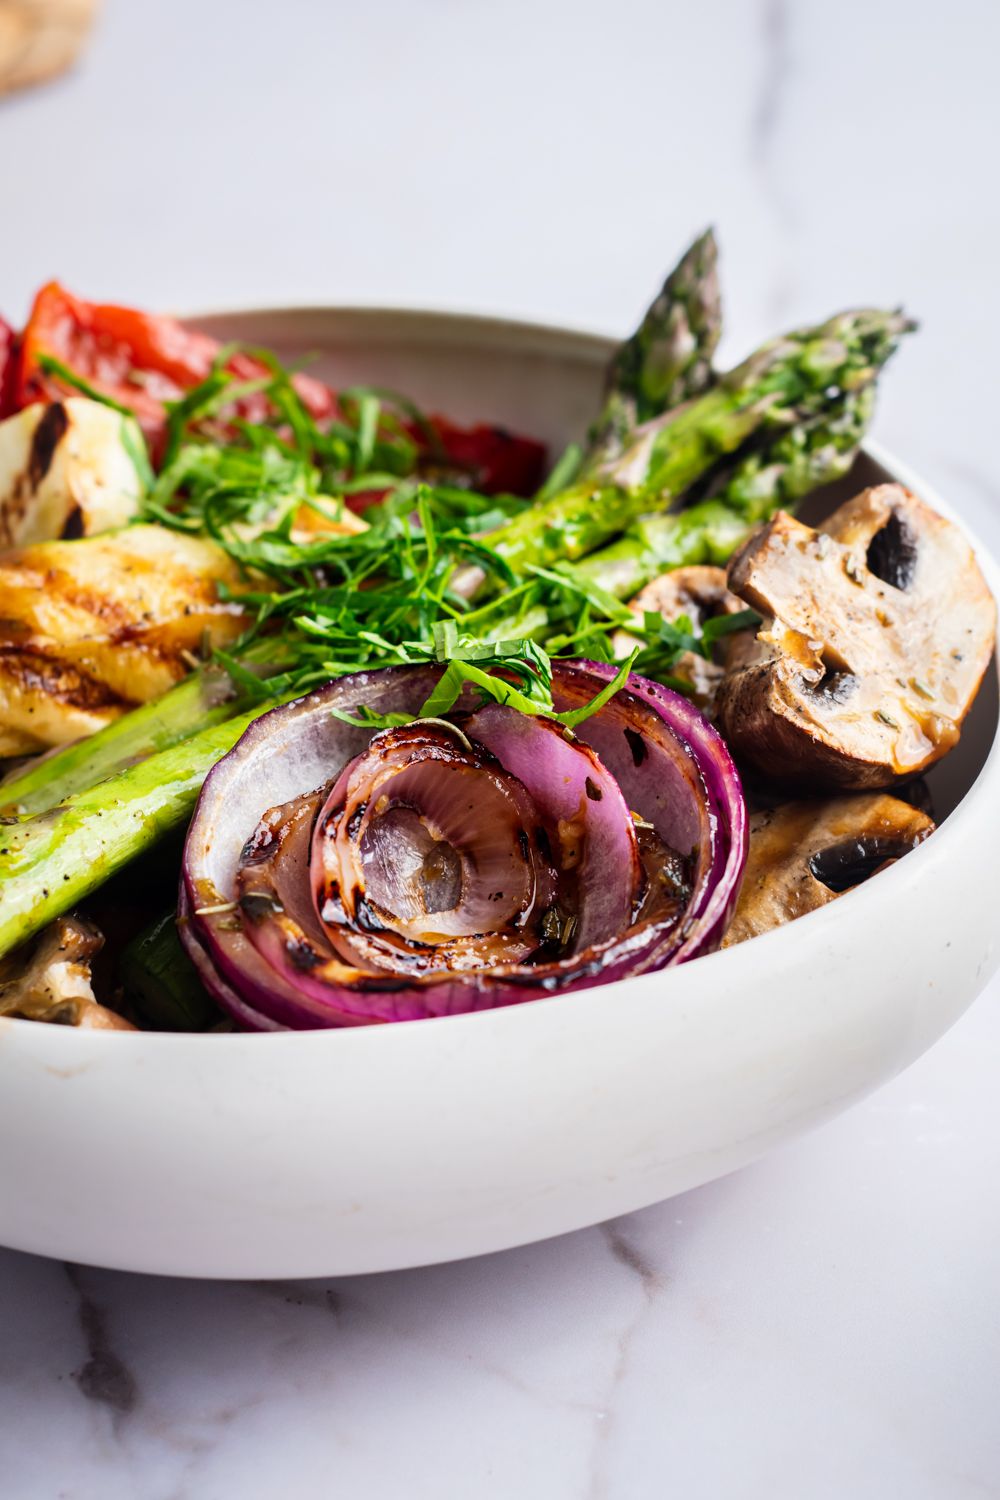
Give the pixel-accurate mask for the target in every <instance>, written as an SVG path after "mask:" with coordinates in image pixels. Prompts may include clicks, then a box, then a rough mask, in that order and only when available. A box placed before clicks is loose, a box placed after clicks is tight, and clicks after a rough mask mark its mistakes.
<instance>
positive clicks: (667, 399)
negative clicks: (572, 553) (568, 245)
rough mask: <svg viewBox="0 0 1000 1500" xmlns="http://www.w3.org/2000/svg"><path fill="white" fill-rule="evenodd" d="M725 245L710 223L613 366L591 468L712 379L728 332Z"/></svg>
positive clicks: (592, 438) (593, 432)
mask: <svg viewBox="0 0 1000 1500" xmlns="http://www.w3.org/2000/svg"><path fill="white" fill-rule="evenodd" d="M717 263H718V247H717V245H716V242H715V235H714V233H713V231H712V230H711V229H707V230H706V231H705V233H704V234H703V235H701V236H700V237H699V238H698V239H697V240H695V242H694V244H693V245H692V246H691V248H690V249H689V250H688V251H687V253H686V254H685V255H684V256H683V257H682V258H681V260H680V261H679V262H678V263H677V265H676V266H675V267H674V269H673V270H672V271H671V273H670V275H669V276H668V277H667V279H666V281H665V282H664V283H663V286H662V288H661V290H660V293H659V295H658V296H657V298H656V300H655V301H654V302H653V303H652V305H651V306H650V307H649V309H648V311H647V313H646V315H645V317H644V318H643V320H642V322H641V323H640V324H639V327H638V328H637V329H636V331H635V333H634V334H633V335H632V337H631V338H629V339H626V340H625V342H624V343H623V344H621V345H620V346H619V348H618V349H617V350H616V351H615V354H614V356H613V358H612V360H611V363H610V365H609V366H608V374H607V383H606V388H605V401H604V406H603V408H602V410H601V414H600V416H599V417H598V418H597V420H596V421H595V422H594V424H593V426H592V427H591V429H590V434H589V443H588V449H587V454H586V467H587V469H588V470H590V469H594V468H598V467H600V466H601V465H603V464H606V463H608V462H610V461H611V460H612V459H614V458H615V457H616V456H617V455H618V454H619V453H620V452H621V451H622V449H623V447H624V446H625V445H626V443H627V441H628V440H629V439H630V438H631V436H632V434H633V432H634V431H635V429H636V427H638V426H639V425H640V423H642V422H646V421H648V420H649V419H650V418H651V417H656V416H659V414H660V413H661V412H663V411H669V410H670V409H671V408H672V407H675V406H680V405H681V403H682V402H684V401H689V400H690V399H691V398H692V397H693V396H699V395H701V393H702V392H703V391H705V390H707V389H708V387H709V386H710V385H711V383H712V355H713V354H714V353H715V346H716V345H717V344H718V342H719V335H720V333H721V331H722V307H721V302H720V298H719V278H718V272H717Z"/></svg>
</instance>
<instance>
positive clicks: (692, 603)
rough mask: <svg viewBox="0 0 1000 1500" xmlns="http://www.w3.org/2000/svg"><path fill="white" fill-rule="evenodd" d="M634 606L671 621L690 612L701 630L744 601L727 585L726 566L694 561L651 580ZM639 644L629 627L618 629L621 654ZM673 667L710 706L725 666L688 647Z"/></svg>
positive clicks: (700, 702) (697, 697)
mask: <svg viewBox="0 0 1000 1500" xmlns="http://www.w3.org/2000/svg"><path fill="white" fill-rule="evenodd" d="M630 608H632V609H634V610H636V611H637V612H638V613H640V614H642V613H643V612H644V611H647V610H648V611H649V612H650V613H653V614H658V615H662V616H663V618H664V619H665V620H670V621H673V620H676V619H677V618H678V617H679V616H680V615H687V617H688V619H689V620H690V621H691V623H692V625H693V626H694V627H695V629H696V630H700V629H701V627H702V625H703V624H704V622H705V621H706V620H711V619H714V618H715V617H716V615H731V614H738V613H739V611H740V610H742V609H743V603H742V601H741V600H739V599H737V598H736V596H735V595H734V594H731V593H730V592H729V590H728V588H727V587H726V572H725V569H724V568H712V567H707V566H703V565H700V564H694V563H692V564H691V565H690V566H689V567H686V568H675V569H674V570H673V572H672V573H663V574H662V575H661V576H660V577H659V578H654V579H653V581H652V583H647V585H646V587H645V588H644V589H641V590H640V591H639V593H638V594H636V596H635V598H634V599H633V600H632V602H631V605H630ZM638 644H639V643H638V642H637V640H636V639H635V637H634V636H632V635H630V634H629V632H628V631H627V630H619V631H616V633H615V647H616V649H617V651H618V653H619V655H623V656H624V655H627V654H628V652H629V651H631V650H632V648H633V646H635V645H638ZM673 670H674V671H675V672H676V674H677V676H678V677H686V678H687V679H688V680H689V681H690V683H691V684H692V687H693V689H694V691H693V693H692V697H693V698H694V700H695V702H696V703H697V704H698V705H699V707H701V708H709V707H710V706H711V704H712V702H713V700H714V698H715V692H716V689H717V687H718V685H719V683H720V682H721V681H722V675H723V670H724V668H723V666H722V665H721V664H720V663H719V662H716V661H708V660H706V658H705V657H703V656H699V655H698V654H697V653H696V652H694V651H685V652H684V654H683V655H682V656H679V657H678V658H677V661H676V663H675V665H674V669H673Z"/></svg>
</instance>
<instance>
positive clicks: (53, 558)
mask: <svg viewBox="0 0 1000 1500" xmlns="http://www.w3.org/2000/svg"><path fill="white" fill-rule="evenodd" d="M219 581H223V582H225V583H227V584H228V585H229V587H230V588H231V589H233V590H236V591H239V590H240V589H241V588H243V587H245V583H244V580H243V578H242V575H241V573H240V570H239V568H238V567H237V565H236V564H235V563H234V562H233V561H232V560H231V559H230V558H229V557H227V556H226V554H225V553H224V552H222V551H221V550H220V549H219V548H218V547H217V546H215V544H214V543H212V542H209V541H204V540H202V539H200V538H198V537H193V536H186V535H184V534H182V533H180V532H173V531H167V530H165V529H164V528H163V527H160V526H130V527H127V528H125V529H124V530H121V531H115V532H106V533H104V534H103V535H101V536H97V537H88V538H86V539H84V540H81V541H69V542H67V541H57V542H41V543H38V544H37V545H36V546H31V547H24V548H20V549H18V550H16V551H13V552H8V553H6V554H4V555H3V556H0V724H2V726H3V728H2V731H0V754H2V755H24V754H29V753H31V752H33V751H36V750H39V749H44V748H46V747H47V746H50V745H64V744H67V743H68V742H69V741H71V740H75V739H78V738H80V736H82V735H88V734H93V733H94V732H95V731H96V730H98V729H101V728H102V727H103V726H104V725H106V724H108V723H109V722H110V721H111V720H112V719H114V718H116V717H117V716H118V715H119V714H121V713H122V712H124V711H125V710H126V709H127V708H129V707H131V706H132V705H134V704H137V703H146V702H148V701H149V700H150V699H153V698H157V697H159V696H160V695H161V694H163V693H165V692H166V691H167V690H168V688H171V687H172V686H173V685H174V683H176V682H177V681H179V679H180V678H181V677H183V676H185V675H186V674H187V673H188V672H189V671H190V669H191V667H192V666H196V665H197V660H198V656H197V654H198V653H200V652H201V651H202V649H203V647H204V646H205V644H206V643H209V644H213V645H223V644H225V643H226V642H228V641H231V640H233V639H234V638H235V637H236V636H237V635H238V634H239V633H240V631H241V630H242V629H244V628H245V626H246V624H247V620H246V617H245V616H244V614H243V612H242V610H241V609H240V607H239V605H238V604H235V603H231V602H230V603H222V602H220V600H219V597H218V589H217V584H218V583H219Z"/></svg>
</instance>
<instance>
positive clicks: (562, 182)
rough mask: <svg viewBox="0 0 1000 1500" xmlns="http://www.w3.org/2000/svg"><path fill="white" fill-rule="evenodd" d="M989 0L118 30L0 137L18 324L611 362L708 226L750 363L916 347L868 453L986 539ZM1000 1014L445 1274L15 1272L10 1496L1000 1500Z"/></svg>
mask: <svg viewBox="0 0 1000 1500" xmlns="http://www.w3.org/2000/svg"><path fill="white" fill-rule="evenodd" d="M998 48H1000V8H998V7H997V6H996V5H995V4H994V3H993V0H957V3H955V4H953V5H951V6H949V7H946V8H945V7H936V6H935V7H932V6H930V5H914V4H913V3H912V0H841V3H839V4H838V5H835V6H834V5H830V4H829V3H828V0H800V3H795V4H792V0H759V3H741V0H701V3H700V4H698V5H692V4H690V3H685V4H680V3H677V0H659V3H640V0H619V3H618V4H617V5H616V6H615V7H614V8H613V10H611V11H609V10H608V8H607V7H606V6H604V5H597V4H593V3H577V4H575V5H574V6H572V7H571V6H569V5H568V4H566V5H562V4H557V3H555V0H551V3H548V4H546V3H544V0H543V3H539V0H535V3H533V4H528V3H526V0H508V3H506V4H505V5H504V7H503V8H502V11H501V10H498V8H497V7H495V6H493V5H491V4H490V3H489V0H464V3H460V0H423V3H409V4H407V3H404V0H378V3H374V0H373V3H371V4H370V5H368V6H363V7H362V6H354V7H350V8H348V7H342V6H337V5H327V4H323V3H321V0H314V3H311V4H310V3H307V0H285V3H284V4H283V5H282V6H281V7H279V8H275V7H273V6H271V5H265V4H263V3H258V0H242V3H241V0H215V3H214V4H211V5H206V4H204V3H203V0H174V3H172V4H171V5H170V6H162V5H156V4H153V3H152V0H131V3H130V4H129V3H126V0H110V3H109V4H108V7H107V11H106V15H105V18H104V20H103V23H102V25H101V27H100V29H99V31H98V33H97V35H96V36H95V38H94V44H93V48H92V51H91V53H90V55H89V57H88V59H87V62H86V65H85V66H84V67H83V68H82V69H81V70H80V71H79V72H78V73H77V74H75V75H74V76H73V77H71V78H69V79H67V80H65V81H64V82H62V83H59V84H56V85H54V86H52V87H50V88H48V89H46V90H43V91H39V92H38V93H36V94H34V95H31V96H27V95H26V96H24V97H22V98H18V99H15V100H12V101H9V102H6V103H3V104H0V146H2V147H3V159H4V168H3V173H4V179H5V183H4V186H5V191H4V211H3V230H4V234H3V251H2V258H0V268H2V275H0V301H2V303H3V305H4V307H5V310H6V311H7V312H8V313H9V314H11V315H12V316H20V315H21V314H22V313H23V311H24V309H25V307H26V305H27V302H28V299H29V296H30V293H31V291H32V289H33V288H34V286H35V285H36V284H37V283H38V282H39V281H40V280H41V279H43V278H44V277H46V276H49V275H52V274H59V275H61V276H62V277H64V278H65V279H66V280H67V282H69V284H70V285H72V286H74V287H76V288H78V289H79V290H80V291H81V292H83V293H84V294H87V295H94V296H98V295H109V296H116V297H118V298H120V299H122V300H127V299H130V298H134V299H136V300H138V301H141V302H144V303H147V304H149V305H152V306H156V305H161V306H174V307H178V308H189V307H194V306H199V305H200V306H206V305H216V306H217V305H221V304H236V303H240V302H248V301H256V302H277V301H292V300H294V301H300V302H304V301H309V300H327V301H331V300H343V301H381V302H397V303H400V302H410V303H423V304H425V305H432V304H437V305H442V306H451V307H462V308H477V309H483V310H486V311H493V312H499V313H516V314H527V315H529V316H531V315H533V316H538V317H544V318H546V319H551V320H563V321H568V322H573V323H578V324H583V325H589V326H593V327H596V328H598V329H601V330H607V331H622V330H624V329H625V328H626V327H627V326H628V325H629V323H630V321H631V320H632V319H633V318H634V316H635V315H636V313H637V312H638V311H639V309H640V306H641V305H642V303H643V301H644V298H645V296H646V294H647V293H648V292H651V291H652V289H653V285H654V283H655V282H656V278H657V275H658V273H659V272H660V271H661V269H662V267H663V266H664V265H665V264H666V263H667V262H668V261H669V260H670V258H671V257H672V256H673V254H674V253H675V252H676V251H677V250H678V249H679V248H680V246H681V244H682V243H683V242H684V241H685V239H686V238H687V237H688V235H689V234H690V233H691V232H692V231H693V230H694V229H696V228H697V227H699V226H700V225H701V224H703V223H705V222H707V221H708V220H710V219H711V220H714V221H715V222H716V223H717V224H718V226H719V229H720V233H721V237H722V241H723V248H724V257H725V259H724V275H725V287H726V291H727V294H728V327H729V335H728V339H727V352H728V353H730V354H732V355H733V356H734V357H735V356H737V355H738V354H739V353H740V352H742V351H743V350H744V349H745V348H746V347H747V346H748V345H749V344H750V343H751V342H752V341H753V340H754V339H756V338H758V337H759V336H761V335H763V334H765V333H767V332H769V331H772V330H773V329H774V328H775V326H776V325H778V324H781V323H791V322H794V321H796V320H798V319H802V318H808V317H814V316H816V315H820V314H823V313H825V312H827V311H829V310H832V308H833V307H835V306H836V305H838V304H842V303H847V302H851V301H861V300H884V299H888V300H897V299H900V300H905V302H906V304H907V306H908V307H910V308H911V309H912V310H913V311H914V312H915V313H917V314H918V315H920V317H921V318H922V320H923V322H924V328H923V331H922V333H921V335H920V337H919V338H918V339H916V340H915V341H913V342H912V344H911V345H910V347H908V348H907V349H906V350H905V351H904V352H903V353H902V354H901V355H900V357H899V360H898V362H897V365H896V367H895V368H894V369H893V371H892V373H891V376H890V377H889V379H888V380H887V382H886V390H885V397H884V401H883V406H882V410H881V412H880V415H879V419H878V435H879V436H880V437H881V438H882V440H883V441H884V442H886V443H887V444H888V445H889V446H891V447H892V448H894V449H896V450H897V451H898V452H899V453H901V454H902V455H903V456H905V458H906V459H907V460H908V461H909V462H910V463H911V464H913V465H915V466H916V467H917V468H919V469H922V470H923V471H924V472H926V474H927V475H928V477H929V478H930V479H931V481H932V482H933V483H934V484H936V485H937V486H938V487H939V488H940V489H941V491H942V492H944V493H945V494H947V495H948V496H949V497H950V498H952V499H953V501H954V502H955V503H956V504H957V505H958V506H959V507H960V508H961V509H962V510H963V511H964V513H965V514H966V515H967V516H968V517H969V520H970V523H971V524H972V525H973V526H974V527H975V528H976V529H977V530H978V531H979V533H980V534H981V535H982V536H983V537H984V539H986V540H987V541H988V542H989V544H990V545H991V546H992V547H993V548H994V549H1000V506H998V498H1000V464H998V461H997V457H996V443H997V441H998V436H997V433H998V429H997V422H996V416H995V409H996V400H997V382H996V379H995V375H994V373H993V360H994V359H995V357H996V350H997V349H998V348H1000V295H998V292H997V287H996V275H997V271H996V267H997V264H998V262H1000V208H998V207H997V199H996V192H995V175H996V166H995V163H996V152H997V145H998V135H1000V96H998V94H997V90H996V87H995V77H994V72H995V61H996V57H997V56H998ZM998 1056H1000V985H997V984H994V986H993V987H992V988H991V989H990V990H989V991H988V992H987V993H986V994H984V996H983V997H982V998H981V1000H980V1001H979V1003H978V1004H977V1005H976V1007H975V1008H974V1009H973V1010H972V1011H971V1012H970V1013H969V1015H968V1016H967V1017H966V1018H965V1019H964V1020H963V1021H962V1022H961V1023H960V1024H959V1025H958V1026H957V1027H956V1028H955V1029H954V1031H953V1032H952V1033H951V1034H950V1035H949V1036H948V1037H946V1038H945V1040H944V1041H943V1042H941V1043H940V1045H939V1046H938V1047H937V1048H935V1049H934V1051H933V1052H932V1053H931V1054H930V1055H929V1056H927V1057H926V1058H924V1059H923V1060H922V1061H921V1062H920V1063H918V1064H917V1065H916V1066H915V1067H913V1068H912V1069H911V1070H910V1071H909V1072H908V1073H907V1074H905V1075H904V1076H903V1077H901V1078H899V1079H898V1080H896V1081H895V1082H894V1083H892V1084H891V1085H889V1086H888V1087H887V1088H885V1089H883V1090H882V1091H881V1092H880V1093H879V1094H877V1095H876V1096H874V1097H873V1098H872V1099H870V1100H869V1101H868V1102H867V1103H865V1104H862V1105H861V1106H859V1107H857V1108H856V1109H855V1110H854V1111H853V1112H851V1113H850V1114H849V1115H846V1116H844V1117H842V1118H841V1119H840V1120H838V1121H836V1122H834V1123H833V1124H831V1125H829V1126H827V1127H826V1128H825V1129H823V1130H822V1131H820V1132H818V1133H817V1134H815V1135H814V1136H812V1137H810V1138H808V1139H805V1140H803V1141H800V1142H798V1143H796V1144H794V1145H792V1146H790V1147H787V1148H785V1149H784V1150H783V1151H781V1152H778V1153H776V1154H774V1155H773V1156H771V1157H770V1158H768V1159H766V1160H765V1161H763V1162H761V1163H759V1164H758V1165H756V1166H754V1167H752V1168H750V1169H748V1170H746V1171H744V1172H743V1173H741V1174H739V1175H738V1176H736V1177H733V1178H730V1179H727V1180H725V1181H722V1182H719V1183H716V1184H713V1185H711V1186H709V1187H706V1188H703V1189H702V1190H700V1191H698V1192H696V1193H692V1194H689V1195H687V1196H685V1197H683V1198H680V1199H676V1200H674V1201H672V1202H670V1203H666V1204H663V1205H661V1206H660V1207H657V1208H653V1209H649V1210H647V1211H645V1212H643V1213H640V1214H636V1215H633V1216H631V1217H630V1218H628V1219H624V1220H621V1221H619V1222H616V1223H613V1224H609V1225H604V1226H602V1227H600V1228H595V1229H593V1230H589V1231H586V1232H583V1233H580V1234H576V1235H573V1236H570V1237H567V1238H565V1239H560V1240H556V1241H553V1242H550V1243H548V1244H544V1245H539V1246H536V1247H533V1248H529V1249H525V1250H521V1251H514V1252H510V1253H508V1254H505V1255H500V1256H496V1257H491V1258H488V1259H485V1260H480V1261H474V1262H469V1263H466V1264H462V1265H455V1266H449V1267H439V1268H433V1269H428V1270H424V1271H415V1272H407V1273H401V1274H398V1275H388V1276H382V1277H378V1278H374V1277H373V1278H358V1279H353V1280H348V1281H338V1282H331V1283H326V1282H311V1283H302V1284H296V1285H280V1284H279V1285H273V1284H272V1285H240V1284H213V1283H183V1282H170V1281H160V1280H152V1279H146V1278H141V1277H130V1276H126V1275H121V1274H115V1273H107V1272H103V1271H98V1270H91V1269H86V1268H81V1267H75V1266H62V1265H58V1264H56V1263H53V1262H47V1261H42V1260H38V1259H32V1258H30V1257H26V1256H21V1255H15V1254H13V1253H11V1252H0V1392H2V1400H0V1494H2V1495H3V1496H4V1500H7V1497H10V1500H55V1497H62V1500H230V1497H237V1496H238V1497H240V1500H258V1497H260V1500H263V1497H270V1496H274V1495H291V1496H295V1497H297V1500H313V1497H325V1496H328V1495H331V1494H339V1493H341V1492H344V1493H347V1492H350V1491H352V1490H355V1491H359V1492H362V1493H364V1494H365V1495H366V1496H368V1497H371V1500H395V1497H397V1496H403V1495H405V1496H407V1497H408V1500H419V1497H423V1496H428V1497H431V1496H433V1497H442V1496H443V1497H446V1500H449V1497H451V1496H456V1497H458V1496H461V1497H465V1496H471V1495H475V1496H477V1497H478V1496H484V1497H485V1496H497V1497H507V1496H515V1495H516V1496H518V1497H519V1500H647V1497H649V1500H654V1497H657V1500H658V1497H660V1496H662V1495H663V1494H665V1493H676V1494H681V1495H684V1496H685V1497H686V1500H720V1497H726V1500H728V1497H740V1500H743V1497H746V1500H784V1497H789V1500H791V1497H795V1500H843V1497H844V1496H850V1497H852V1500H883V1497H887V1496H906V1497H907V1500H965V1497H968V1500H973V1497H976V1500H981V1497H984V1496H991V1495H1000V1423H998V1421H997V1417H996V1390H997V1385H998V1379H1000V1253H998V1252H1000V1197H998V1194H997V1191H996V1183H997V1181H998V1178H1000V1093H998V1090H997V1084H996V1061H997V1058H998Z"/></svg>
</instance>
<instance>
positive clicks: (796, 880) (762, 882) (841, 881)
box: [722, 792, 934, 948]
mask: <svg viewBox="0 0 1000 1500" xmlns="http://www.w3.org/2000/svg"><path fill="white" fill-rule="evenodd" d="M933 831H934V824H933V822H932V821H931V819H930V818H929V817H927V815H926V813H922V812H920V810H919V809H918V808H915V807H911V806H910V805H909V803H907V802H900V800H899V799H898V797H890V796H888V795H887V794H886V793H885V792H862V793H859V794H858V795H856V796H853V797H834V798H831V799H830V800H829V801H826V802H786V803H784V804H783V805H782V806H781V807H774V808H769V809H768V810H767V811H764V812H756V813H753V814H751V817H750V852H749V855H748V858H747V866H746V873H745V874H744V877H743V886H742V889H741V891H740V899H739V902H738V903H737V906H736V911H735V913H734V916H733V920H732V922H731V923H730V926H729V930H728V931H727V933H726V936H725V937H724V938H723V940H722V946H723V947H724V948H728V947H731V946H732V945H733V944H734V943H743V942H745V941H746V940H747V938H752V937H757V936H758V935H759V934H760V933H762V932H769V931H770V930H771V928H772V927H780V926H782V924H783V923H785V922H793V921H794V920H795V918H796V917H801V916H804V915H805V913H806V912H808V911H815V910H816V909H817V908H818V907H820V906H826V905H827V903H828V902H830V901H836V899H837V897H838V896H842V895H843V894H844V893H845V892H846V891H849V890H853V889H854V887H855V886H857V885H860V884H861V883H862V882H863V881H865V880H867V879H868V878H869V876H871V875H874V874H877V873H878V871H879V870H882V869H884V868H885V866H886V865H888V864H891V863H892V862H893V861H894V860H897V859H899V858H900V857H901V856H902V855H904V854H908V853H909V851H910V850H911V849H914V848H916V846H917V844H920V843H922V842H923V840H924V839H925V838H927V836H928V834H930V833H933Z"/></svg>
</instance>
